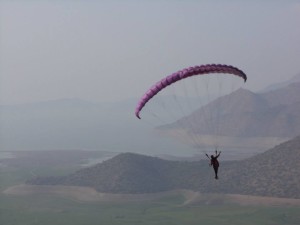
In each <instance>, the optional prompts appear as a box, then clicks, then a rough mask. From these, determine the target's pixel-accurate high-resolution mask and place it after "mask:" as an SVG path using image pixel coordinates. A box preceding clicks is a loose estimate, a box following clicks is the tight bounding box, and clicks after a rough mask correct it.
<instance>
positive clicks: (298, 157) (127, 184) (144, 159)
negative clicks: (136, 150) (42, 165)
mask: <svg viewBox="0 0 300 225" xmlns="http://www.w3.org/2000/svg"><path fill="white" fill-rule="evenodd" d="M299 161H300V137H297V138H294V139H292V140H291V141H288V142H285V143H282V144H280V145H278V146H276V147H275V148H273V149H271V150H269V151H266V152H265V153H263V154H259V155H257V156H255V157H252V158H249V159H245V160H241V161H231V162H229V161H227V162H222V161H221V167H220V179H219V180H215V179H214V178H213V171H212V168H210V167H209V166H208V161H205V160H202V161H198V162H187V161H168V160H163V159H160V158H157V157H150V156H144V155H138V154H133V153H122V154H119V155H117V156H115V157H114V158H112V159H109V160H107V161H104V162H103V163H100V164H97V165H95V166H92V167H89V168H85V169H81V170H79V171H77V172H75V173H73V174H71V175H68V176H61V177H37V178H34V179H32V180H29V181H28V182H27V183H28V184H35V185H72V186H87V187H92V188H94V189H96V190H97V191H99V192H106V193H133V194H135V193H155V192H161V191H168V190H173V189H189V190H195V191H200V192H203V193H205V192H206V193H210V192H212V193H230V194H251V195H261V196H272V197H288V198H300V179H299V177H300V163H299Z"/></svg>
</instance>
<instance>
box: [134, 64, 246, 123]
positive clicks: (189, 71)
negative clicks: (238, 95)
mask: <svg viewBox="0 0 300 225" xmlns="http://www.w3.org/2000/svg"><path fill="white" fill-rule="evenodd" d="M209 73H227V74H232V75H236V76H238V77H241V78H242V79H244V81H245V82H246V80H247V76H246V74H245V73H244V72H243V71H241V70H240V69H238V68H236V67H233V66H229V65H220V64H208V65H201V66H194V67H189V68H185V69H183V70H180V71H178V72H176V73H173V74H171V75H169V76H167V77H165V78H163V79H161V80H160V81H158V82H157V83H156V84H154V85H153V86H152V87H151V88H150V89H149V90H148V91H147V92H146V93H145V94H144V95H143V96H142V97H141V99H140V100H139V102H138V104H137V106H136V109H135V115H136V117H137V118H139V119H141V117H140V112H141V110H142V109H143V107H144V106H145V105H146V103H147V102H148V101H149V100H150V99H151V98H153V96H155V95H156V94H157V93H158V92H160V91H161V90H163V89H164V88H166V87H167V86H169V85H171V84H173V83H175V82H177V81H179V80H182V79H185V78H188V77H191V76H195V75H204V74H209Z"/></svg>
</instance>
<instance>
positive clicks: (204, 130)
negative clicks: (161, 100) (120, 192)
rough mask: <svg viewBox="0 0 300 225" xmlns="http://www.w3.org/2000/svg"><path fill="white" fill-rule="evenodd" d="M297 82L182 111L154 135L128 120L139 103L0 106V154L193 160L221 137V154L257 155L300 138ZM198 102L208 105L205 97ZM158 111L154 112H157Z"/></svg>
mask: <svg viewBox="0 0 300 225" xmlns="http://www.w3.org/2000/svg"><path fill="white" fill-rule="evenodd" d="M299 80H300V78H299V76H296V77H295V78H294V79H292V80H289V81H287V82H284V83H281V84H276V85H275V86H272V88H268V90H267V89H266V90H265V91H263V92H260V93H253V92H251V91H248V90H245V89H239V90H237V91H236V92H234V93H232V94H230V95H226V96H223V97H221V98H219V99H216V100H214V101H212V102H210V103H209V104H207V105H206V106H203V107H202V108H200V109H199V108H198V109H197V108H195V109H192V110H191V112H187V113H185V115H188V116H186V117H183V118H182V114H180V115H181V117H179V118H181V120H178V121H177V122H175V123H171V124H166V122H161V123H160V124H161V125H163V126H161V127H159V129H154V127H155V125H154V123H151V122H152V121H150V122H149V121H148V120H146V119H145V120H144V118H143V119H142V120H138V119H137V118H136V117H135V116H134V108H135V106H136V102H137V99H129V100H124V101H120V102H115V103H92V102H88V101H84V100H81V99H76V98H73V99H58V100H53V101H46V102H39V103H32V104H21V105H2V106H0V124H1V125H0V126H1V127H0V128H1V129H0V148H1V151H4V150H62V149H90V150H102V151H111V152H137V153H142V154H151V155H158V154H169V155H177V156H191V155H193V154H196V153H198V152H199V148H202V147H203V148H205V149H211V148H214V146H215V145H214V143H213V141H214V138H215V137H216V136H220V138H219V140H218V141H219V145H220V146H222V149H224V150H225V149H230V150H232V151H237V152H243V153H246V152H248V150H249V149H251V151H255V152H262V151H265V150H267V149H269V148H270V146H275V145H276V144H279V143H281V142H283V141H286V140H288V139H290V138H292V137H294V136H296V135H298V134H300V98H299V96H300V82H299ZM156 97H158V96H156ZM173 97H174V96H168V97H166V98H165V100H166V102H174V103H175V104H176V103H177V102H189V103H190V105H196V104H194V103H195V102H197V101H198V102H199V101H200V100H199V98H197V99H194V98H191V97H189V98H188V97H185V98H184V97H178V98H177V99H176V101H174V99H173ZM206 100H207V99H206ZM201 102H202V103H206V102H204V101H203V99H201ZM172 106H173V105H172V104H171V108H168V110H169V111H171V112H172V114H173V113H174V114H175V113H178V111H180V110H178V105H177V110H175V108H172ZM156 109H158V107H157V108H153V111H154V112H157V114H159V113H160V111H156ZM193 110H195V111H193ZM146 111H147V110H145V112H143V113H146ZM165 113H166V112H165ZM179 113H180V112H179ZM179 113H178V114H179ZM155 119H156V118H155ZM173 121H174V120H173ZM159 122H160V121H159ZM178 130H179V132H178ZM190 136H193V138H194V139H197V141H198V142H199V143H200V146H197V147H198V148H195V145H194V143H191V138H190ZM170 137H172V138H170ZM173 137H175V138H173ZM233 149H234V150H233ZM233 155H236V154H233ZM248 155H249V154H248ZM250 155H253V154H250Z"/></svg>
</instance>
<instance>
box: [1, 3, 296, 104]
mask: <svg viewBox="0 0 300 225" xmlns="http://www.w3.org/2000/svg"><path fill="white" fill-rule="evenodd" d="M299 21H300V1H293V0H282V1H276V0H265V1H262V0H261V1H258V0H255V1H238V0H228V1H221V0H220V1H211V0H207V1H201V0H199V1H196V0H194V1H192V0H184V1H179V0H177V1H176V0H173V1H172V0H151V1H150V0H149V1H145V0H143V1H142V0H139V1H138V0H136V1H134V0H122V1H121V0H120V1H115V0H109V1H96V0H94V1H88V0H82V1H80V0H77V1H71V0H70V1H67V0H65V1H63V0H54V1H50V0H49V1H43V0H36V1H33V0H32V1H29V0H28V1H21V0H20V1H14V0H9V1H2V0H0V29H1V30H0V31H1V33H0V38H1V39H0V104H14V103H25V102H34V101H43V100H50V99H57V98H73V97H76V98H82V99H86V100H90V101H96V102H99V101H116V100H122V99H126V98H131V97H140V96H141V95H142V94H143V92H144V91H145V89H147V88H148V87H149V86H151V85H152V83H154V82H156V81H157V80H159V79H160V78H162V77H164V76H166V75H169V74H170V73H172V72H175V71H177V70H179V69H181V68H184V67H187V66H194V65H199V64H206V63H222V64H232V65H234V66H237V67H239V68H240V69H242V70H243V71H244V72H246V73H247V75H248V77H249V79H248V82H247V83H246V85H245V88H248V89H250V90H253V91H256V90H260V89H262V88H264V87H266V86H268V84H272V83H276V82H279V81H283V80H287V79H289V78H291V77H292V76H294V75H295V74H297V73H299V72H300V29H299Z"/></svg>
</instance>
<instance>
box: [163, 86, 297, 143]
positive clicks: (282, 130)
mask: <svg viewBox="0 0 300 225" xmlns="http://www.w3.org/2000/svg"><path fill="white" fill-rule="evenodd" d="M299 96H300V82H291V83H289V84H288V85H286V86H283V87H282V88H279V89H272V90H271V91H268V92H263V93H253V92H251V91H249V90H245V89H239V90H237V91H235V92H233V93H231V94H229V95H226V96H223V97H220V98H218V99H216V100H215V101H212V102H210V103H209V104H207V105H205V106H203V107H201V108H199V109H198V110H196V111H194V112H193V113H191V114H190V115H188V116H185V117H183V118H181V119H179V120H178V121H176V122H174V123H171V124H166V125H163V126H160V127H158V130H159V131H160V132H161V133H163V134H166V135H170V136H173V137H175V138H177V139H183V138H182V137H184V135H186V140H188V137H189V136H193V137H194V139H195V138H197V139H199V140H200V142H201V143H203V145H204V146H205V144H207V145H208V146H209V145H210V143H205V139H206V140H208V136H216V137H219V136H220V137H221V138H219V139H220V143H222V144H221V146H223V147H224V146H227V147H232V146H234V144H235V143H236V144H239V142H241V140H242V141H243V140H251V139H252V140H253V141H251V142H250V143H248V145H249V146H252V147H255V146H257V147H258V146H259V143H262V139H264V141H265V142H266V143H269V146H272V141H273V140H275V139H277V141H278V142H277V144H278V143H280V142H282V141H283V140H287V139H289V138H292V137H295V136H297V135H299V134H300V97H299ZM177 130H179V131H180V135H179V136H178V134H179V132H177V133H176V131H177ZM202 137H203V138H202ZM233 138H234V139H233ZM268 139H269V140H270V141H268ZM275 142H276V141H275Z"/></svg>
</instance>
